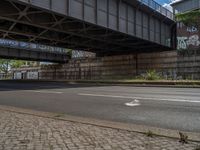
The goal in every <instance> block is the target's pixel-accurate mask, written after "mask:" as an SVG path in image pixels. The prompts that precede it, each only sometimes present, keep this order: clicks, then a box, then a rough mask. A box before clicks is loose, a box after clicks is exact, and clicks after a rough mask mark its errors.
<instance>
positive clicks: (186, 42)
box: [177, 35, 200, 49]
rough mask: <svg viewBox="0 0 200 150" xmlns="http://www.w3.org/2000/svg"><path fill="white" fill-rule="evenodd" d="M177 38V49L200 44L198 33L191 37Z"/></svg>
mask: <svg viewBox="0 0 200 150" xmlns="http://www.w3.org/2000/svg"><path fill="white" fill-rule="evenodd" d="M177 40H178V43H177V44H178V47H177V49H187V48H188V47H189V46H200V39H199V36H198V35H192V36H190V37H177Z"/></svg>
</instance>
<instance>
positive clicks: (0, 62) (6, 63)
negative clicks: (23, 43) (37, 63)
mask: <svg viewBox="0 0 200 150" xmlns="http://www.w3.org/2000/svg"><path fill="white" fill-rule="evenodd" d="M25 64H26V62H25V61H22V60H9V59H0V72H2V73H6V74H7V73H8V72H9V70H10V69H11V68H20V67H21V66H23V65H25Z"/></svg>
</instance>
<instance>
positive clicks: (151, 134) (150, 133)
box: [146, 130, 154, 138]
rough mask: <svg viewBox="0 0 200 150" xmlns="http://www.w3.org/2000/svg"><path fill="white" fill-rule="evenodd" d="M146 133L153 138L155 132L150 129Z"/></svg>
mask: <svg viewBox="0 0 200 150" xmlns="http://www.w3.org/2000/svg"><path fill="white" fill-rule="evenodd" d="M146 135H147V136H148V137H151V138H152V137H153V135H154V134H153V132H152V131H150V130H149V131H148V132H147V133H146Z"/></svg>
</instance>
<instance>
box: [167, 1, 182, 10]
mask: <svg viewBox="0 0 200 150" xmlns="http://www.w3.org/2000/svg"><path fill="white" fill-rule="evenodd" d="M180 1H182V0H170V3H164V4H163V7H165V8H167V9H168V10H170V11H173V8H172V6H171V4H173V3H176V2H180Z"/></svg>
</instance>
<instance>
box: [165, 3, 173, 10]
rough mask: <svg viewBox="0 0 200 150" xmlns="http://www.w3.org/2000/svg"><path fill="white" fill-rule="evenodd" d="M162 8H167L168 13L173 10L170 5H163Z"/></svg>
mask: <svg viewBox="0 0 200 150" xmlns="http://www.w3.org/2000/svg"><path fill="white" fill-rule="evenodd" d="M163 7H165V8H167V9H168V10H169V11H173V8H172V6H171V5H170V4H167V3H164V4H163Z"/></svg>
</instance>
